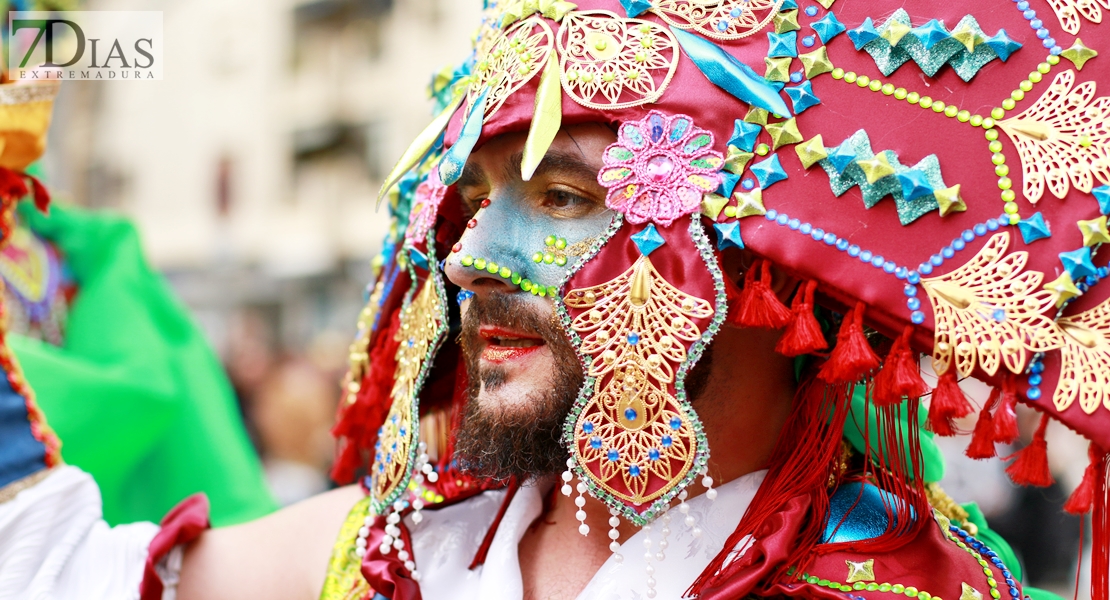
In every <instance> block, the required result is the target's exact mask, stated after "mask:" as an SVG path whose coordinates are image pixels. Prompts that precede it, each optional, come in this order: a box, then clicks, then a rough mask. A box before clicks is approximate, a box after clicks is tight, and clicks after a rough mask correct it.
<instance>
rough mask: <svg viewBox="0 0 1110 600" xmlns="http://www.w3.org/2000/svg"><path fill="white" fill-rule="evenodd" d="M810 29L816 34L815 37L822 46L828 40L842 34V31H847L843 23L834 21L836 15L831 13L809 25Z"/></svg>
mask: <svg viewBox="0 0 1110 600" xmlns="http://www.w3.org/2000/svg"><path fill="white" fill-rule="evenodd" d="M810 27H812V28H813V30H814V31H816V32H817V36H818V37H820V38H821V42H822V43H824V44H827V43H829V40H831V39H833V38H834V37H836V36H838V35H840V34H841V33H844V30H845V29H847V27H845V26H844V24H843V23H841V22H840V21H838V20H837V19H836V15H835V14H833V13H832V12H831V11H830V12H828V13H826V14H825V16H824V17H822V18H821V19H819V20H817V21H814V22H813V23H812V24H810Z"/></svg>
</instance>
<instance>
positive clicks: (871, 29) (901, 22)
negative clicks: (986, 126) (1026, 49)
mask: <svg viewBox="0 0 1110 600" xmlns="http://www.w3.org/2000/svg"><path fill="white" fill-rule="evenodd" d="M848 37H849V38H851V40H852V43H853V44H854V45H855V47H856V50H863V51H864V52H867V53H868V54H870V55H871V58H873V59H874V60H875V65H876V66H877V67H879V70H880V71H882V73H883V75H890V74H891V73H893V72H895V71H897V70H898V68H899V67H901V66H902V65H903V64H905V63H906V61H909V60H910V59H913V61H914V62H915V63H917V66H919V67H921V70H922V71H923V72H924V73H925V74H926V75H928V76H929V77H932V76H933V75H935V74H936V72H937V71H939V70H940V68H941V67H943V66H944V65H946V64H947V65H951V67H952V69H953V70H955V71H956V74H957V75H959V76H960V79H963V80H964V81H970V80H971V78H973V77H975V75H976V74H977V73H978V72H979V69H981V68H983V66H984V65H986V64H987V63H989V62H991V61H992V60H994V59H996V58H1000V59H1002V61H1003V62H1005V61H1006V60H1008V59H1009V58H1010V55H1011V54H1013V53H1014V52H1016V51H1017V50H1018V49H1020V48H1021V44H1019V43H1017V42H1016V41H1014V40H1013V39H1012V38H1010V36H1009V35H1007V34H1006V30H1005V29H1000V30H998V33H996V34H995V35H994V36H993V37H987V35H986V34H985V33H983V30H982V29H981V28H980V27H979V23H978V22H977V21H976V20H975V17H973V16H971V15H967V16H965V17H964V18H962V19H960V22H959V23H957V24H956V27H955V28H954V29H952V30H951V31H949V30H948V29H947V28H945V26H944V23H943V22H941V21H937V20H936V19H933V20H931V21H929V22H927V23H924V24H922V25H918V26H917V27H914V26H913V23H911V22H910V16H909V14H907V13H906V11H905V10H904V9H898V10H897V11H895V13H894V14H893V15H891V16H890V18H889V19H887V20H886V21H885V22H884V23H883V24H882V25H881V26H879V27H878V28H877V29H876V28H875V25H874V23H873V22H872V21H871V18H870V17H868V18H867V19H866V20H865V21H864V22H863V24H862V25H860V26H859V27H857V28H855V29H852V30H849V31H848Z"/></svg>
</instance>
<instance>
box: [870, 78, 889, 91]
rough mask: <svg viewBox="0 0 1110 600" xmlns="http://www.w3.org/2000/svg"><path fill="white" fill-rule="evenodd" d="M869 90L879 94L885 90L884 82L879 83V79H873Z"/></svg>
mask: <svg viewBox="0 0 1110 600" xmlns="http://www.w3.org/2000/svg"><path fill="white" fill-rule="evenodd" d="M887 85H889V84H887ZM867 88H868V89H870V90H871V91H872V92H877V91H879V90H881V89H883V82H881V81H879V80H878V79H872V80H871V84H870V85H868V86H867Z"/></svg>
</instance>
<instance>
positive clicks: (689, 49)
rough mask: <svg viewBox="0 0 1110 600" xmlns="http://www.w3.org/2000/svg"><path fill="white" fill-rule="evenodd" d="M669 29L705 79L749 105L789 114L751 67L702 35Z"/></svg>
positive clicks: (784, 115)
mask: <svg viewBox="0 0 1110 600" xmlns="http://www.w3.org/2000/svg"><path fill="white" fill-rule="evenodd" d="M671 31H672V32H674V35H675V37H677V38H678V43H679V44H681V45H682V50H683V51H684V52H686V56H688V57H690V60H692V61H694V64H695V65H697V67H698V70H700V71H701V72H702V74H703V75H705V77H706V79H708V80H709V81H712V82H713V83H714V84H716V85H717V86H718V87H720V88H721V89H723V90H724V91H726V92H728V93H730V94H732V95H733V96H736V97H737V98H739V99H740V100H741V101H743V102H746V103H748V104H750V105H752V106H757V107H759V108H762V109H764V110H766V111H769V112H771V113H772V114H776V115H779V116H780V117H789V116H790V109H789V108H787V106H786V102H784V101H783V99H782V97H781V96H779V94H778V92H777V91H776V90H775V88H774V87H773V86H771V84H769V83H768V82H767V80H766V79H764V78H763V77H760V76H759V74H758V73H756V72H755V71H753V70H752V68H751V67H749V66H748V65H746V64H744V63H742V62H740V61H739V60H737V59H736V58H735V57H733V56H732V55H731V54H729V53H728V52H725V51H724V49H722V48H721V47H720V46H718V45H717V44H714V43H713V42H711V41H709V40H707V39H705V38H703V37H701V36H698V35H694V34H692V33H689V32H686V31H683V30H681V29H676V28H674V27H672V28H671Z"/></svg>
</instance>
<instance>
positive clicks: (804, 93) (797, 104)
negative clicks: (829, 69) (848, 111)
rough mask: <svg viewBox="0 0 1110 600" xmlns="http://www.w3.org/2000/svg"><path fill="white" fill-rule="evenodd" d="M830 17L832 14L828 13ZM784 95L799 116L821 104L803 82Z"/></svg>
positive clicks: (811, 87)
mask: <svg viewBox="0 0 1110 600" xmlns="http://www.w3.org/2000/svg"><path fill="white" fill-rule="evenodd" d="M829 14H830V15H831V14H832V13H829ZM786 95H787V96H789V97H790V102H792V103H793V104H794V114H796V115H799V114H801V113H802V112H804V111H805V110H806V109H807V108H810V107H811V106H817V105H818V104H821V99H820V98H818V97H817V96H816V95H815V94H814V93H813V84H812V83H810V82H809V81H803V82H802V84H801V85H797V86H794V87H788V88H786Z"/></svg>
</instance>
